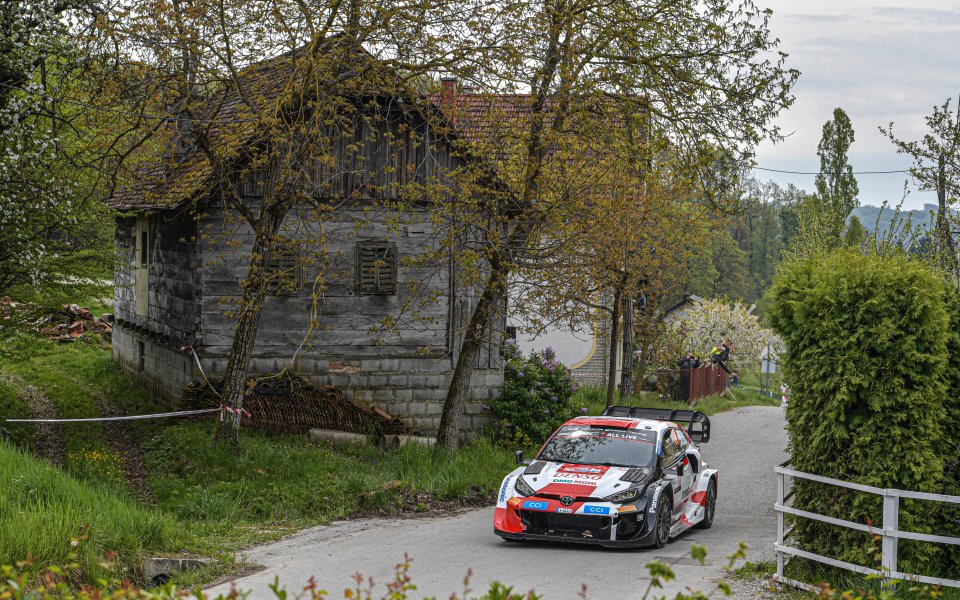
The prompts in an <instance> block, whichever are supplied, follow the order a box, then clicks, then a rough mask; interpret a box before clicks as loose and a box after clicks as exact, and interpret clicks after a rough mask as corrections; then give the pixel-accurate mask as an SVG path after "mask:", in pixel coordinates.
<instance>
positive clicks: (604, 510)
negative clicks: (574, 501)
mask: <svg viewBox="0 0 960 600" xmlns="http://www.w3.org/2000/svg"><path fill="white" fill-rule="evenodd" d="M583 514H585V515H609V514H610V509H609V508H608V507H606V506H591V505H589V504H587V505H586V506H584V507H583Z"/></svg>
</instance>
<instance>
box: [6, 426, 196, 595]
mask: <svg viewBox="0 0 960 600" xmlns="http://www.w3.org/2000/svg"><path fill="white" fill-rule="evenodd" d="M0 490H3V493H2V494H0V531H2V532H3V535H0V563H3V564H12V563H13V562H14V561H17V560H23V559H26V558H28V557H34V558H35V559H36V561H35V564H36V566H38V567H40V566H47V565H51V564H59V565H63V564H65V563H67V562H70V561H68V559H69V558H70V554H71V552H73V553H75V560H76V562H77V564H78V566H77V569H76V571H77V575H78V577H79V578H80V579H83V580H86V581H90V580H92V579H95V578H96V577H99V576H102V575H104V574H105V573H104V571H103V569H102V567H101V566H100V562H101V561H102V560H103V559H104V557H105V556H107V553H108V552H116V553H117V561H118V563H119V564H120V565H121V566H122V567H125V568H126V569H128V570H129V571H130V572H135V571H136V570H137V569H139V558H140V557H141V556H142V555H143V554H144V553H145V552H147V551H157V550H162V549H171V548H177V547H179V546H180V545H182V542H183V537H184V535H183V534H182V533H181V529H180V526H179V523H178V522H177V521H176V520H174V519H173V518H171V517H169V516H167V515H164V514H163V513H162V512H160V511H157V510H152V509H150V508H148V507H145V506H142V505H140V504H138V503H136V502H135V501H133V500H131V499H129V498H125V497H123V496H118V495H117V494H115V493H113V490H112V489H111V488H109V487H101V486H97V485H95V484H92V483H89V482H84V481H80V480H78V479H76V478H73V477H71V476H70V475H68V474H66V473H64V472H63V471H61V470H59V469H57V468H55V467H53V466H51V465H50V464H49V463H47V462H45V461H41V460H37V459H35V458H33V457H32V456H30V455H28V454H26V453H25V452H24V451H23V450H21V449H19V448H15V447H13V446H12V445H10V444H9V443H6V442H0ZM84 538H85V539H84ZM76 539H79V540H80V543H79V544H78V545H77V546H76V547H75V548H72V546H71V540H76Z"/></svg>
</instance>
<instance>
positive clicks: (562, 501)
mask: <svg viewBox="0 0 960 600" xmlns="http://www.w3.org/2000/svg"><path fill="white" fill-rule="evenodd" d="M560 504H562V505H564V506H570V505H571V504H573V498H571V497H570V496H564V497H563V498H560Z"/></svg>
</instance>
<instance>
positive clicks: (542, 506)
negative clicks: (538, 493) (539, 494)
mask: <svg viewBox="0 0 960 600" xmlns="http://www.w3.org/2000/svg"><path fill="white" fill-rule="evenodd" d="M549 506H550V504H549V503H548V502H537V501H535V500H527V501H526V502H524V503H523V507H524V508H529V509H530V510H547V508H548V507H549Z"/></svg>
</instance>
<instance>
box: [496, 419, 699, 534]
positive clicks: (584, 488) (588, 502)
mask: <svg viewBox="0 0 960 600" xmlns="http://www.w3.org/2000/svg"><path fill="white" fill-rule="evenodd" d="M678 423H685V424H686V427H685V428H684V427H681V426H680V425H678ZM709 439H710V419H708V418H707V416H706V415H705V414H703V413H702V412H699V411H692V410H664V409H658V408H641V407H629V406H613V407H610V408H608V409H607V410H605V411H604V413H603V415H602V416H599V417H577V418H575V419H571V420H569V421H567V422H566V423H564V424H563V425H562V426H561V427H560V428H559V429H557V430H556V431H555V432H554V433H553V434H552V435H551V436H550V438H549V439H548V440H547V442H546V443H545V444H544V445H543V447H542V448H541V449H540V452H539V453H538V454H537V458H536V459H535V460H533V461H525V460H523V453H521V452H518V453H517V462H518V464H520V465H521V466H520V467H518V468H517V469H516V470H514V471H513V472H512V473H510V474H509V475H507V477H506V478H504V480H503V484H502V485H501V486H500V493H499V495H498V498H497V508H496V512H495V513H494V518H493V528H494V532H495V533H496V534H497V535H499V536H500V537H502V538H503V539H505V540H508V541H519V540H551V541H568V542H581V543H590V544H600V545H603V546H656V547H657V548H663V547H664V546H665V545H666V543H667V542H668V541H669V540H670V538H672V537H674V536H676V535H678V534H679V533H681V532H682V531H684V530H686V529H688V528H690V527H699V528H702V529H709V528H710V527H711V526H712V525H713V516H714V511H715V508H716V502H717V470H716V469H711V468H710V467H708V466H707V464H706V463H705V462H704V461H703V459H702V458H701V456H700V450H699V448H698V445H699V444H702V443H706V442H707V441H709Z"/></svg>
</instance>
